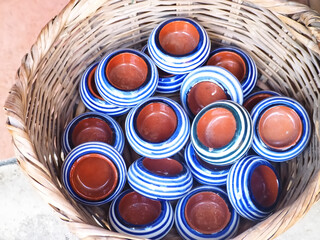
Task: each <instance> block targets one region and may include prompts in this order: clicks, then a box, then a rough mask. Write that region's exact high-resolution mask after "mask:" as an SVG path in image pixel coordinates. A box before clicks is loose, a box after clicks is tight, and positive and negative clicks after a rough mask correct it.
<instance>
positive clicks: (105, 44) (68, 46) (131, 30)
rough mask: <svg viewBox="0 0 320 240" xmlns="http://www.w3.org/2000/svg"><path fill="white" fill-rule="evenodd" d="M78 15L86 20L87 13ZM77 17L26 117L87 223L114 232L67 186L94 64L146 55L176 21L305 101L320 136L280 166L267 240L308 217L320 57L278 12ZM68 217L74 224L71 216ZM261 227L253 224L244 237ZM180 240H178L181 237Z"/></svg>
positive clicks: (154, 4) (33, 85)
mask: <svg viewBox="0 0 320 240" xmlns="http://www.w3.org/2000/svg"><path fill="white" fill-rule="evenodd" d="M88 8H90V7H89V6H88ZM78 11H83V14H86V12H85V8H84V7H83V9H80V10H79V9H78ZM72 14H74V15H72ZM72 14H71V15H70V16H69V17H70V18H71V17H72V18H73V20H72V21H68V24H67V25H65V26H64V27H63V28H62V29H61V31H60V33H59V34H58V36H57V38H55V40H54V41H53V44H52V45H51V46H50V48H49V49H48V51H47V52H46V54H45V55H44V56H42V57H41V58H40V61H39V62H38V64H37V65H35V66H34V69H33V71H32V74H31V76H30V77H29V81H28V86H27V94H26V97H25V98H26V103H25V106H24V109H23V111H24V112H25V113H26V115H25V117H26V119H25V121H26V126H27V132H28V134H29V136H30V138H31V142H32V144H33V146H34V149H35V151H36V153H37V157H38V159H39V161H40V162H41V163H42V164H44V166H45V167H47V168H48V171H49V173H50V177H51V181H53V183H54V184H55V185H56V187H58V188H59V189H60V191H61V192H62V193H63V194H64V196H65V199H66V201H68V202H70V203H71V204H72V205H73V206H74V207H75V208H76V209H77V211H78V212H79V214H80V215H81V216H83V218H82V219H83V221H84V222H87V223H90V224H98V225H102V226H104V227H106V228H108V224H107V214H106V209H107V207H106V206H103V207H94V208H93V207H85V206H81V205H79V204H77V203H76V202H74V201H73V200H72V199H71V198H70V197H69V195H68V194H67V193H66V192H65V190H64V189H63V187H62V185H61V183H60V168H61V165H62V161H63V158H64V156H63V154H62V152H61V136H62V133H63V130H64V128H65V126H66V124H67V123H68V122H69V121H70V120H71V119H72V118H73V117H75V116H76V115H77V114H79V113H81V112H83V111H85V108H84V107H83V105H82V103H81V100H80V98H79V89H78V87H79V81H80V78H81V75H82V74H83V72H84V71H85V70H86V68H87V67H88V66H89V65H90V64H92V63H93V62H96V61H99V60H100V59H101V58H102V57H103V56H104V55H105V54H107V53H109V52H111V51H113V50H116V49H119V48H135V49H141V48H142V47H143V46H144V45H145V44H146V41H147V39H148V36H149V34H150V33H151V31H152V29H153V28H154V27H155V26H156V25H157V24H159V23H160V22H161V21H163V20H165V19H167V18H171V17H176V16H183V17H189V18H192V19H194V20H196V21H198V22H199V23H200V24H201V25H202V26H203V27H204V28H205V29H206V30H207V32H208V34H209V36H210V39H211V41H212V44H213V47H215V46H218V45H234V46H237V47H239V48H241V49H243V50H245V51H247V52H248V53H249V54H250V55H251V56H252V57H253V59H254V60H255V62H256V64H257V67H258V70H259V73H260V74H259V78H258V79H259V80H258V86H259V87H260V88H262V89H271V90H275V91H278V92H280V93H282V94H284V95H286V96H289V97H293V98H295V99H297V100H298V101H299V102H300V103H302V105H303V106H304V107H305V108H306V109H307V111H308V113H309V116H310V118H311V120H312V124H313V129H314V131H313V134H312V137H311V142H310V144H309V147H308V148H307V149H306V150H305V151H304V153H303V154H301V156H299V157H298V158H296V159H293V160H291V161H289V162H286V163H282V164H279V169H280V173H281V178H282V197H281V201H280V203H279V204H278V206H277V210H276V213H274V214H273V215H272V216H270V217H269V218H267V219H266V220H265V221H264V223H263V225H261V227H260V228H263V229H264V231H261V233H260V234H259V237H261V238H264V236H269V235H268V232H269V231H271V230H270V228H271V229H272V228H273V229H274V228H277V229H279V231H280V232H281V229H282V228H283V229H285V228H286V227H287V226H290V225H292V224H293V223H294V222H293V221H294V220H292V219H291V218H289V220H290V221H285V218H284V217H283V216H285V215H286V216H288V215H290V214H293V215H294V214H295V213H294V212H292V211H290V210H292V209H293V207H296V211H300V210H299V206H302V205H308V204H309V202H312V201H311V200H312V199H314V198H316V196H315V195H316V194H317V193H316V192H315V190H314V187H313V185H312V183H313V182H315V181H316V179H317V178H316V176H317V175H318V171H319V164H318V162H319V161H320V159H319V138H318V137H317V134H316V131H319V129H317V128H316V126H319V125H318V124H319V123H318V121H319V119H320V117H319V96H320V94H319V87H320V86H319V82H320V81H319V76H318V74H319V69H320V68H319V56H317V55H315V54H314V53H313V52H312V51H310V50H309V49H308V48H306V47H304V46H303V45H302V44H300V43H299V42H297V41H296V40H295V39H294V38H293V37H292V36H291V35H290V32H288V30H287V29H286V27H285V26H284V25H283V24H282V22H281V21H280V20H279V19H278V18H277V17H276V16H275V15H274V14H273V13H272V12H269V11H267V10H265V9H260V8H258V7H256V6H253V5H251V4H248V3H241V4H240V3H236V2H232V1H197V2H192V1H178V2H177V1H108V2H107V3H105V4H104V5H103V6H101V7H99V8H98V9H97V10H96V11H93V12H92V13H91V14H88V16H83V15H81V16H80V14H79V16H76V14H77V12H76V11H75V10H74V11H73V12H72ZM317 84H318V85H317ZM121 120H123V118H122V119H120V121H121ZM125 156H126V158H127V159H126V160H127V162H128V163H129V162H130V161H131V160H132V158H133V160H134V158H135V156H134V154H132V152H131V153H130V151H127V153H126V155H125ZM56 210H57V211H62V210H61V209H60V210H59V209H56ZM64 215H65V216H66V218H68V213H64ZM253 225H254V223H248V222H245V223H244V224H243V226H242V228H241V230H240V232H239V233H241V232H242V231H245V230H246V229H248V228H252V226H253ZM253 229H254V228H252V229H251V230H253ZM173 231H174V230H173ZM172 234H173V235H171V237H170V239H172V236H175V235H174V234H175V233H174V232H173V233H172Z"/></svg>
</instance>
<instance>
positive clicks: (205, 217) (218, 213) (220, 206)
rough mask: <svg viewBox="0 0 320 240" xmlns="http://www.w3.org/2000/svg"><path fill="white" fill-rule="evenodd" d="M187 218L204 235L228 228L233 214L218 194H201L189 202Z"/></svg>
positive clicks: (192, 226) (186, 211)
mask: <svg viewBox="0 0 320 240" xmlns="http://www.w3.org/2000/svg"><path fill="white" fill-rule="evenodd" d="M185 217H186V220H187V223H188V224H189V225H190V227H191V228H193V229H194V230H196V231H198V232H201V233H203V234H213V233H217V232H219V231H221V230H222V229H224V228H225V227H226V226H227V224H228V223H229V221H230V217H231V214H230V211H229V208H228V205H227V204H226V202H225V201H224V200H223V199H222V198H221V197H220V196H219V195H218V194H216V193H213V192H200V193H197V194H195V195H194V196H192V197H191V198H190V199H189V200H188V202H187V204H186V208H185Z"/></svg>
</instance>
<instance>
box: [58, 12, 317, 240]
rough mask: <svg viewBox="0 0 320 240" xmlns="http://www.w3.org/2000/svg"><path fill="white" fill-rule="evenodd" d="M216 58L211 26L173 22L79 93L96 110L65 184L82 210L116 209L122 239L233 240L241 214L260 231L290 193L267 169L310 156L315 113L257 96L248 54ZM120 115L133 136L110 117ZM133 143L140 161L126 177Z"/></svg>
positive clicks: (221, 51)
mask: <svg viewBox="0 0 320 240" xmlns="http://www.w3.org/2000/svg"><path fill="white" fill-rule="evenodd" d="M210 50H211V43H210V40H209V37H208V34H207V32H206V31H205V30H204V28H203V27H202V26H200V25H199V24H198V23H197V22H195V21H194V20H192V19H187V18H173V19H168V20H165V21H164V22H162V23H161V24H159V25H158V26H157V27H156V28H155V29H153V31H152V32H151V34H150V36H149V39H148V43H147V45H145V47H144V48H143V49H142V51H141V52H140V51H137V50H133V49H120V50H117V51H113V52H111V53H109V54H107V55H106V56H105V57H104V58H103V59H102V60H101V61H98V62H96V63H94V64H92V65H91V66H89V68H88V69H87V70H86V71H85V73H84V74H83V76H82V79H81V85H80V95H81V99H82V101H83V103H84V104H85V106H86V107H87V108H88V109H89V110H91V111H92V112H87V113H84V114H81V115H79V116H77V117H76V118H74V119H73V120H72V121H71V122H70V123H69V124H68V125H67V126H66V128H65V131H64V134H63V139H62V145H63V150H64V152H65V154H67V157H66V159H65V162H64V164H63V167H62V180H63V183H64V185H65V187H66V189H67V191H68V192H69V193H70V195H71V196H72V197H73V198H74V199H75V200H77V201H79V202H81V203H83V204H87V205H102V204H105V203H108V202H110V201H112V203H111V206H110V209H109V219H110V224H111V227H112V228H113V229H114V230H115V231H118V232H121V233H126V234H130V235H135V236H139V237H143V238H151V239H161V238H163V237H164V236H165V235H166V234H167V233H168V232H169V231H170V229H171V228H172V226H173V224H174V223H175V226H176V229H177V231H178V233H179V234H180V235H181V237H183V238H184V239H226V238H230V237H232V236H233V235H234V234H235V233H236V231H237V228H238V226H239V222H240V217H239V216H242V217H243V218H247V219H249V220H253V221H257V220H261V219H263V218H265V217H267V216H268V215H269V214H270V213H271V212H272V211H273V210H274V208H275V206H276V204H277V201H278V199H279V195H280V190H281V185H280V177H279V175H278V173H277V171H276V169H275V168H274V166H273V164H272V163H270V162H269V161H272V162H282V161H287V160H290V159H292V158H294V157H296V156H298V155H299V154H300V153H301V152H302V151H303V149H304V148H305V147H306V145H307V143H308V140H309V138H310V133H311V130H310V120H309V117H308V114H307V113H306V111H305V109H304V108H303V107H302V106H301V105H300V104H299V103H298V102H297V101H295V100H293V99H291V98H288V97H283V96H281V95H280V94H279V93H276V92H273V91H257V90H254V89H255V85H256V82H257V78H258V71H257V67H256V64H255V62H254V61H253V59H252V58H251V57H250V55H249V54H247V53H246V52H244V51H243V50H241V49H239V48H235V47H232V46H228V47H219V48H215V49H213V51H212V52H210ZM155 92H157V93H158V95H157V96H153V94H154V93H155ZM172 93H173V95H171V96H174V97H173V98H168V97H165V96H168V94H172ZM161 94H166V95H165V96H163V95H161ZM179 97H180V102H178V101H175V100H174V99H179ZM180 104H181V105H180ZM122 114H127V116H126V120H125V129H124V130H122V129H121V127H120V126H119V124H118V122H117V121H116V120H114V119H113V118H112V117H117V116H119V115H122ZM190 120H191V122H190ZM123 131H124V132H125V134H123ZM125 139H126V140H127V142H128V143H129V145H130V147H131V148H132V150H134V151H135V153H137V155H139V156H140V157H138V159H134V160H135V161H134V162H133V163H132V164H131V165H130V166H128V172H127V169H126V165H125V161H124V159H123V157H122V156H121V154H122V151H123V148H124V142H125ZM248 153H250V154H248ZM126 178H128V185H129V186H128V187H127V188H128V189H126V190H125V191H123V192H122V190H123V188H124V185H125V182H126ZM193 179H195V180H196V181H197V183H198V184H194V182H193ZM193 185H195V187H193ZM224 189H226V190H224ZM172 203H174V204H175V205H176V208H175V211H174V210H173V208H172V206H171V204H172Z"/></svg>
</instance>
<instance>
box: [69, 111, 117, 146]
mask: <svg viewBox="0 0 320 240" xmlns="http://www.w3.org/2000/svg"><path fill="white" fill-rule="evenodd" d="M94 141H97V142H104V143H108V144H111V143H112V141H113V133H112V130H111V128H110V127H109V125H108V124H107V123H106V122H105V121H103V120H101V119H99V118H94V117H93V118H86V119H83V120H81V121H80V122H79V123H78V124H77V125H76V127H75V128H74V129H73V131H72V144H73V147H76V146H78V145H80V144H82V143H85V142H94Z"/></svg>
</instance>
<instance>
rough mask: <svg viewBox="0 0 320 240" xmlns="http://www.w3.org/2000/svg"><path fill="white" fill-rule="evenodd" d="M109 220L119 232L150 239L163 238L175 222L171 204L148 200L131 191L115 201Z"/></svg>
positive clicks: (123, 193) (127, 191)
mask: <svg viewBox="0 0 320 240" xmlns="http://www.w3.org/2000/svg"><path fill="white" fill-rule="evenodd" d="M109 219H110V224H111V227H112V228H113V229H114V230H116V231H117V232H120V233H126V234H129V235H133V236H138V237H141V238H148V239H161V238H163V237H164V236H165V235H166V234H167V233H168V232H169V231H170V229H171V228H172V225H173V222H174V220H173V210H172V207H171V205H170V203H169V202H167V201H157V200H153V199H150V198H147V197H145V196H142V195H140V194H139V193H137V192H135V191H133V190H131V189H129V190H126V191H124V192H122V193H121V194H120V195H119V196H117V197H116V198H115V199H114V201H113V202H112V204H111V206H110V208H109Z"/></svg>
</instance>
